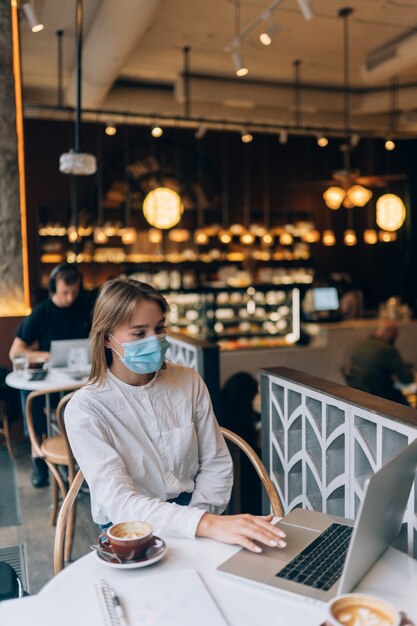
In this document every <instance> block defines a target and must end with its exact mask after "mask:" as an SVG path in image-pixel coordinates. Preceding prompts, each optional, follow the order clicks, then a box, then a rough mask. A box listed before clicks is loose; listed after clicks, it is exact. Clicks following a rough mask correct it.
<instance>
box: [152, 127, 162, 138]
mask: <svg viewBox="0 0 417 626" xmlns="http://www.w3.org/2000/svg"><path fill="white" fill-rule="evenodd" d="M163 134H164V131H163V130H162V128H161V127H160V126H157V125H155V126H152V129H151V135H152V137H156V138H157V137H162V135H163Z"/></svg>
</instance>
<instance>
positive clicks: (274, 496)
mask: <svg viewBox="0 0 417 626" xmlns="http://www.w3.org/2000/svg"><path fill="white" fill-rule="evenodd" d="M220 430H221V431H222V433H223V437H224V438H225V439H226V440H227V441H231V442H232V443H233V444H235V445H236V446H237V447H238V448H240V450H242V452H243V453H244V454H245V455H246V456H247V457H248V459H249V461H250V462H251V463H252V465H253V467H254V469H255V471H256V473H257V474H258V476H259V478H260V480H261V483H262V486H263V487H264V489H265V491H266V493H267V495H268V498H269V502H270V504H271V509H272V512H273V514H274V516H275V517H282V516H283V511H282V505H281V500H280V498H279V495H278V492H277V490H276V488H275V485H274V483H273V482H272V480H271V478H270V477H269V475H268V472H267V471H266V469H265V466H264V464H263V463H262V461H261V459H260V458H259V456H258V455H257V454H256V452H255V450H254V449H253V448H252V447H251V446H250V445H249V444H248V443H246V441H245V440H244V439H243V438H242V437H240V435H237V434H236V433H234V432H232V431H231V430H228V429H227V428H223V427H222V428H221V429H220Z"/></svg>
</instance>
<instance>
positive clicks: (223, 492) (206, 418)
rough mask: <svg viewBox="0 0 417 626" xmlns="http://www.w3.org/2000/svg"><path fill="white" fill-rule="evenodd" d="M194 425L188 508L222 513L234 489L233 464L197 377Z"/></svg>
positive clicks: (205, 391)
mask: <svg viewBox="0 0 417 626" xmlns="http://www.w3.org/2000/svg"><path fill="white" fill-rule="evenodd" d="M198 381H199V386H198V391H197V402H196V415H195V425H196V430H197V439H198V463H199V470H198V472H197V475H196V478H195V488H194V491H193V495H192V498H191V502H190V505H191V506H195V507H199V508H203V509H205V510H206V511H209V512H210V513H216V514H220V513H223V511H224V510H225V508H226V506H227V505H228V503H229V500H230V494H231V491H232V486H233V463H232V459H231V456H230V453H229V450H228V448H227V445H226V442H225V440H224V437H223V435H222V433H221V430H220V427H219V425H218V423H217V420H216V417H215V415H214V412H213V407H212V404H211V398H210V395H209V392H208V390H207V387H206V385H205V383H204V382H203V380H202V379H201V378H200V376H199V377H198Z"/></svg>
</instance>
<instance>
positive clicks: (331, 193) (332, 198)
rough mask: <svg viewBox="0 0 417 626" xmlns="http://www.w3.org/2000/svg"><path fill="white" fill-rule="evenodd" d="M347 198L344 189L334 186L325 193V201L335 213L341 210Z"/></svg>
mask: <svg viewBox="0 0 417 626" xmlns="http://www.w3.org/2000/svg"><path fill="white" fill-rule="evenodd" d="M345 196H346V192H345V190H344V189H342V187H336V186H333V187H329V188H328V189H326V191H325V192H324V193H323V200H324V201H325V203H326V206H327V207H329V209H333V210H334V211H335V210H336V209H340V206H341V204H342V202H343V200H344V198H345Z"/></svg>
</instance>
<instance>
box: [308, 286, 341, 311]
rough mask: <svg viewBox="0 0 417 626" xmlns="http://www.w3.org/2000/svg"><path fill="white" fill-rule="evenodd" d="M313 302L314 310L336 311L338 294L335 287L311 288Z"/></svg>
mask: <svg viewBox="0 0 417 626" xmlns="http://www.w3.org/2000/svg"><path fill="white" fill-rule="evenodd" d="M313 304H314V309H315V310H316V311H337V310H338V309H339V296H338V294H337V289H336V287H315V288H314V289H313Z"/></svg>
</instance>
